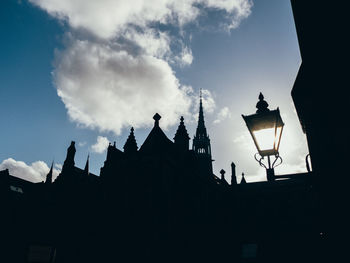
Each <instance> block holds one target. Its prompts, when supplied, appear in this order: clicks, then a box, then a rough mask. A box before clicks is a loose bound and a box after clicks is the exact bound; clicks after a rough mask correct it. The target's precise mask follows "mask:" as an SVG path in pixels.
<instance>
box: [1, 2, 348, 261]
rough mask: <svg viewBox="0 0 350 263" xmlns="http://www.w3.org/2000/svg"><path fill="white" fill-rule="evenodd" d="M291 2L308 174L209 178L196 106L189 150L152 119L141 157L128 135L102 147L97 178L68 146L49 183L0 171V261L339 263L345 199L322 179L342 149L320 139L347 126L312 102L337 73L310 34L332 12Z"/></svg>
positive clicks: (317, 32) (333, 170) (322, 40)
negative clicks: (252, 180) (299, 58)
mask: <svg viewBox="0 0 350 263" xmlns="http://www.w3.org/2000/svg"><path fill="white" fill-rule="evenodd" d="M291 2H292V7H293V13H294V17H295V22H296V28H297V33H298V38H299V44H300V49H301V54H302V60H303V62H302V65H301V68H300V70H299V73H298V77H297V79H296V81H295V84H294V87H293V90H292V97H293V100H294V103H295V105H296V109H297V112H298V116H299V119H300V122H301V125H302V127H303V130H304V132H305V133H306V135H307V138H308V144H309V149H310V156H311V160H312V165H313V172H309V173H305V174H295V175H283V176H280V177H277V178H276V180H274V181H268V182H258V183H247V182H246V181H245V179H244V176H243V178H242V181H241V182H237V180H236V172H235V165H234V163H232V164H231V180H230V184H229V183H228V182H227V181H226V179H225V174H226V173H225V171H224V170H221V171H220V174H221V176H220V178H219V177H218V176H216V175H214V174H213V171H212V156H211V149H210V140H209V136H208V134H207V131H206V128H205V123H204V115H203V109H202V104H201V103H200V114H199V120H198V127H197V130H196V134H195V137H194V139H193V146H192V149H190V145H189V144H190V143H189V142H190V138H189V135H188V133H187V131H186V127H185V123H184V119H183V118H181V119H180V124H179V127H178V130H177V132H176V134H175V137H174V141H171V140H170V139H168V137H167V136H166V135H165V134H164V132H163V131H162V130H161V128H160V127H159V122H160V121H161V117H160V116H159V115H158V114H156V115H155V116H154V121H155V122H154V127H153V129H152V130H151V132H150V133H149V135H148V137H147V138H146V140H145V142H144V143H143V144H142V145H141V146H140V147H139V146H138V145H137V142H136V139H135V135H134V130H133V129H131V131H130V135H129V137H128V139H127V141H126V143H125V144H124V146H123V151H122V150H121V147H119V149H118V147H117V146H116V144H113V145H109V147H108V150H107V158H106V161H105V163H104V165H103V167H102V168H101V172H100V176H96V175H94V174H91V173H90V172H89V163H88V160H87V163H86V166H85V169H80V168H78V167H76V166H75V163H74V155H75V145H74V142H72V144H71V145H70V146H69V148H68V150H67V157H66V160H65V162H64V166H63V169H62V172H61V174H60V175H59V176H58V177H57V179H56V180H55V182H52V173H51V172H50V173H49V174H48V176H47V180H46V182H45V183H37V184H34V183H31V182H27V181H24V180H22V179H19V178H16V177H13V176H11V175H10V174H9V172H8V171H7V170H5V171H0V205H1V206H0V207H1V209H2V213H1V217H0V220H1V221H0V223H1V226H2V232H1V236H0V240H1V241H3V242H1V244H2V245H1V246H0V252H1V253H0V261H1V262H140V261H141V262H148V261H151V262H152V261H153V262H323V261H327V262H329V261H334V259H336V258H337V256H338V255H343V254H344V251H346V250H344V244H346V243H342V241H341V240H342V239H341V237H342V236H344V235H345V233H346V232H344V231H343V229H344V226H345V223H344V222H346V220H345V218H346V217H343V216H342V214H340V212H339V211H347V210H346V207H347V206H346V203H345V201H344V200H347V199H346V198H343V196H340V195H341V194H342V193H346V191H342V190H341V185H339V180H333V179H329V176H333V175H337V176H341V175H342V174H346V172H345V170H344V169H343V166H342V165H338V166H331V165H329V163H330V162H332V163H337V161H339V158H340V160H341V161H342V160H343V159H341V156H340V155H342V154H343V153H344V150H343V148H344V147H343V146H342V142H341V140H329V135H330V134H334V136H335V137H336V138H341V135H342V133H341V131H342V129H341V128H339V127H338V126H337V125H335V126H336V127H335V128H334V126H332V125H330V124H331V123H335V124H339V123H342V121H343V120H344V119H345V118H343V117H344V116H341V115H339V113H340V112H341V110H342V109H338V107H332V106H333V104H327V102H329V101H330V100H333V99H334V98H333V97H332V96H330V97H329V96H328V93H322V92H320V87H327V88H330V87H333V86H334V85H335V81H336V74H335V71H337V72H338V70H337V68H332V67H334V65H337V64H336V63H335V61H334V59H333V56H332V55H331V53H332V52H330V51H328V52H327V48H332V50H336V48H335V45H334V43H333V39H334V38H327V37H325V36H327V34H324V31H323V30H324V29H325V28H327V27H323V26H322V27H320V25H319V24H317V21H321V22H322V21H324V15H325V14H327V13H328V8H330V7H329V5H321V4H319V5H315V3H314V2H312V1H311V2H310V1H291ZM326 9H327V10H326ZM310 14H312V17H313V18H312V19H310ZM327 22H329V21H328V20H327ZM321 29H322V32H321ZM326 32H327V33H328V34H330V33H329V32H330V30H328V31H327V30H326ZM321 51H322V54H323V55H324V56H320V54H321ZM338 57H339V56H338ZM324 61H326V62H327V64H326V65H325V63H324ZM320 76H322V78H321V77H320ZM336 86H337V87H340V85H336ZM335 89H336V87H335ZM337 91H339V94H341V90H337ZM325 138H327V140H325ZM333 152H336V153H337V154H334V155H331V154H330V153H333ZM325 153H326V154H325ZM339 156H340V157H339ZM343 156H345V155H343ZM343 163H345V162H343ZM345 185H346V184H345ZM337 190H338V191H337ZM334 192H338V194H333V193H334ZM335 245H336V246H335ZM335 248H337V249H335Z"/></svg>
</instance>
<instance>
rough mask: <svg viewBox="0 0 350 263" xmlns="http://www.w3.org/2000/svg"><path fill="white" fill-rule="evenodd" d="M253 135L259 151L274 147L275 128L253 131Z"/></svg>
mask: <svg viewBox="0 0 350 263" xmlns="http://www.w3.org/2000/svg"><path fill="white" fill-rule="evenodd" d="M253 135H254V137H255V142H256V143H257V145H258V147H259V150H260V151H265V150H272V149H274V142H275V140H276V139H275V128H268V129H261V130H257V131H253Z"/></svg>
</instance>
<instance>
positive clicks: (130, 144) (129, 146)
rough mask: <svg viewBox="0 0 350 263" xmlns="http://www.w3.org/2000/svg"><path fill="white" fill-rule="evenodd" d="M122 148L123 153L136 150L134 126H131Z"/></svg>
mask: <svg viewBox="0 0 350 263" xmlns="http://www.w3.org/2000/svg"><path fill="white" fill-rule="evenodd" d="M123 148H124V152H125V153H133V152H137V149H138V147H137V143H136V139H135V135H134V127H131V129H130V134H129V137H128V139H127V140H126V142H125V144H124V147H123Z"/></svg>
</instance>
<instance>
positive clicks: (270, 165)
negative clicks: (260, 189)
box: [242, 92, 284, 181]
mask: <svg viewBox="0 0 350 263" xmlns="http://www.w3.org/2000/svg"><path fill="white" fill-rule="evenodd" d="M268 106H269V105H268V103H267V102H266V101H265V100H264V96H263V95H262V93H261V92H260V95H259V101H258V103H257V104H256V108H257V111H256V113H255V114H252V115H247V116H244V115H242V117H243V119H244V121H245V123H246V125H247V127H248V130H249V132H250V135H251V136H252V138H253V141H254V143H255V146H256V148H257V150H258V153H256V154H255V155H254V157H255V160H256V161H257V162H259V164H260V166H262V167H264V168H265V169H266V175H267V180H268V181H273V180H274V179H275V171H274V168H275V167H276V166H278V165H280V164H281V163H282V158H281V157H280V156H279V153H278V149H279V146H280V141H281V136H282V131H283V126H284V123H283V121H282V118H281V115H280V111H279V109H278V108H277V109H276V110H269V109H268ZM258 154H259V155H260V158H258V157H257V155H258ZM266 156H267V166H266V165H265V164H264V163H263V162H262V160H264V158H265V157H266ZM271 156H274V157H275V160H273V161H272V162H271ZM278 160H279V161H280V163H278V164H277V161H278Z"/></svg>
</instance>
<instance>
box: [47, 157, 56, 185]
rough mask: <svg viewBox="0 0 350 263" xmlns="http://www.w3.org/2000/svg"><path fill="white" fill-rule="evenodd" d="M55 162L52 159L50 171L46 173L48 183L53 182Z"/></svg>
mask: <svg viewBox="0 0 350 263" xmlns="http://www.w3.org/2000/svg"><path fill="white" fill-rule="evenodd" d="M53 162H54V161H53V160H52V163H51V168H50V171H49V173H48V174H47V175H46V180H45V183H46V184H51V183H52V173H53Z"/></svg>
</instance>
